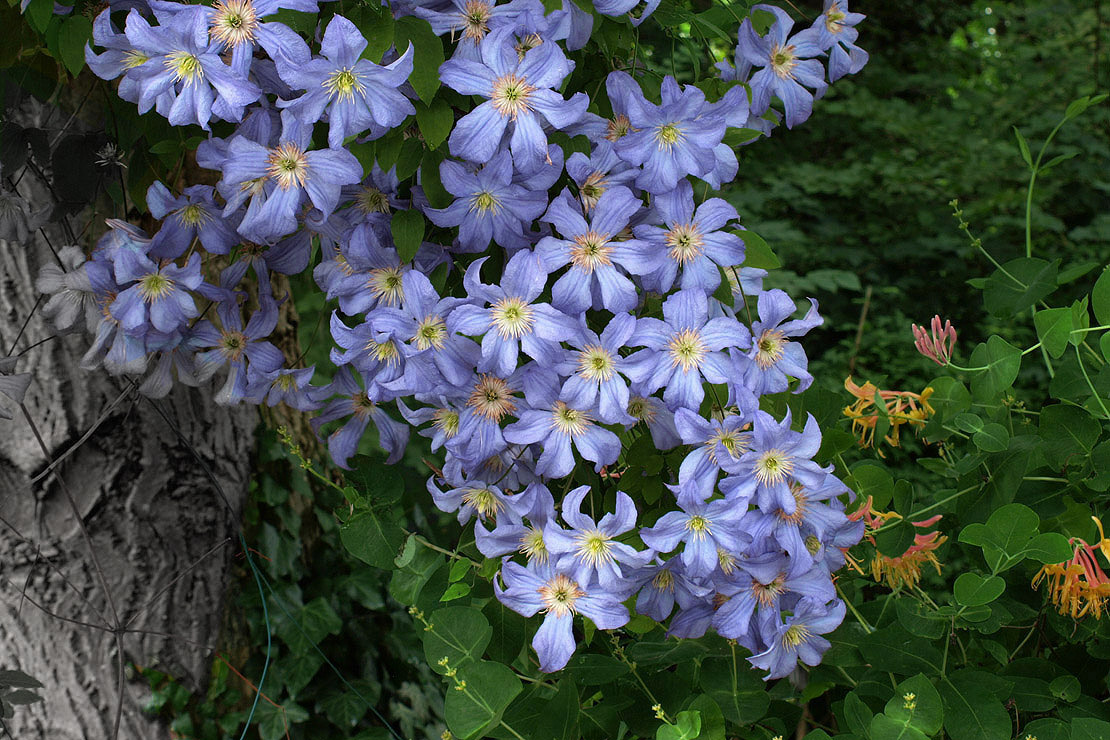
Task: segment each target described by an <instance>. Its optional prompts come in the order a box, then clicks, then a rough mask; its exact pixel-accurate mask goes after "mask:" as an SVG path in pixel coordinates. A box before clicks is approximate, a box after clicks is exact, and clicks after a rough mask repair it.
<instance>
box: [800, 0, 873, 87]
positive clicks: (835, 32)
mask: <svg viewBox="0 0 1110 740" xmlns="http://www.w3.org/2000/svg"><path fill="white" fill-rule="evenodd" d="M866 17H867V16H865V15H864V14H863V13H852V12H850V11H849V10H848V0H825V10H824V12H822V13H821V15H819V16H817V20H815V21H814V22H813V26H812V27H811V28H812V29H813V30H814V31H816V32H817V46H818V47H820V48H821V50H823V51H827V52H828V53H829V82H836V81H837V80H839V79H840V78H841V77H843V76H844V75H847V74H855V73H856V72H859V71H860V70H861V69H863V67H864V65H866V64H867V60H868V58H869V57H868V54H867V52H866V51H864V50H863V49H861V48H860V47H858V46H856V39H857V38H859V31H857V30H856V28H855V26H856V24H857V23H859V22H860V21H862V20H863V19H864V18H866Z"/></svg>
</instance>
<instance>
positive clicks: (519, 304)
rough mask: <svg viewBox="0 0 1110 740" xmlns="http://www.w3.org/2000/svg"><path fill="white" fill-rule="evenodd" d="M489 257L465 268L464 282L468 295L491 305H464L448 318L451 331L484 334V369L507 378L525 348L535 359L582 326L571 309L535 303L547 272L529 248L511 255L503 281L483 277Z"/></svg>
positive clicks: (554, 351) (552, 350)
mask: <svg viewBox="0 0 1110 740" xmlns="http://www.w3.org/2000/svg"><path fill="white" fill-rule="evenodd" d="M487 259H489V258H488V257H482V258H481V259H478V260H475V261H474V262H473V263H472V264H471V265H470V267H469V268H467V270H466V276H465V277H464V278H463V284H464V285H465V287H466V293H467V296H468V297H470V298H472V299H476V300H478V301H480V302H481V303H483V304H487V305H486V306H485V307H483V306H481V305H461V306H458V307H457V308H455V310H454V311H452V312H451V315H450V316H448V317H447V330H448V331H449V332H451V333H456V332H457V333H460V334H464V335H467V336H472V337H478V336H480V337H482V362H481V364H480V365H479V366H478V370H479V371H480V372H489V371H493V372H496V373H497V375H499V376H501V377H508V376H509V375H510V374H511V373H512V372H513V371H514V370H515V369H516V366H517V360H518V358H519V356H520V352H521V351H522V350H523V351H524V354H526V355H528V356H529V357H531V358H532V359H534V360H540V359H543V358H546V357H550V356H552V355H555V354H557V353H558V349H559V341H560V340H562V339H565V338H567V337H570V336H572V335H573V334H575V333H576V332H577V331H578V326H577V324H576V323H575V322H574V321H573V320H572V319H571V318H570V317H569V316H567V315H566V314H564V313H562V312H561V311H557V310H556V309H554V308H552V307H551V306H550V305H548V304H546V303H534V301H535V300H536V299H537V298H539V296H540V293H542V292H543V289H544V285H545V283H546V282H547V271H546V270H545V269H544V267H543V264H542V262H541V261H540V259H539V258H538V257H537V256H536V255H535V254H533V253H532V252H528V251H520V252H517V253H516V254H515V255H513V256H512V258H510V259H509V261H508V263H507V264H506V265H505V270H504V272H503V273H502V276H501V281H500V285H485V284H483V283H482V282H481V281H480V280H479V275H480V272H481V269H482V265H483V264H485V261H486V260H487Z"/></svg>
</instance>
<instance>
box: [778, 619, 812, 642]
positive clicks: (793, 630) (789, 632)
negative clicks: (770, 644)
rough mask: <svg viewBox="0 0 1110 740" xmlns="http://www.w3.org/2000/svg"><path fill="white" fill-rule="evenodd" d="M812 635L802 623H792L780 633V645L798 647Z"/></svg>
mask: <svg viewBox="0 0 1110 740" xmlns="http://www.w3.org/2000/svg"><path fill="white" fill-rule="evenodd" d="M812 636H813V633H812V632H810V631H809V628H808V627H806V626H805V625H804V624H792V625H790V626H789V627H787V628H786V632H784V633H782V646H783V647H798V646H799V645H801V644H802V643H803V642H805V641H806V640H807V639H808V638H810V637H812Z"/></svg>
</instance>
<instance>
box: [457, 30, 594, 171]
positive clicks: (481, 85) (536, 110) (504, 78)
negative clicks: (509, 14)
mask: <svg viewBox="0 0 1110 740" xmlns="http://www.w3.org/2000/svg"><path fill="white" fill-rule="evenodd" d="M513 30H514V29H513V28H512V27H509V26H506V27H503V28H499V29H498V30H496V31H491V32H490V33H489V35H487V36H486V38H485V39H483V41H482V43H481V45H480V47H479V52H480V54H481V61H480V62H478V61H470V60H466V59H449V60H447V61H446V62H444V63H443V64H442V65H441V66H440V68H439V77H440V79H441V80H442V81H443V84H445V85H447V86H448V87H450V88H452V89H453V90H455V91H456V92H460V93H462V94H463V95H480V96H482V97H484V98H487V100H486V101H485V102H484V103H481V104H480V105H479V106H478V107H476V108H475V109H474V110H472V111H471V112H470V113H467V114H466V115H465V116H463V117H462V118H461V119H459V120H458V121H457V122H456V123H455V128H454V130H453V131H452V132H451V136H450V138H449V139H448V140H447V143H448V146H449V147H450V150H451V154H453V155H455V156H456V157H462V158H464V159H467V160H469V161H471V162H487V161H489V160H490V158H492V157H493V154H494V152H496V151H497V149H498V148H500V146H501V139H502V136H503V135H504V134H506V133H508V134H509V150H510V151H511V152H512V155H513V165H514V166H515V167H516V169H517V170H519V171H521V172H532V171H535V170H537V169H539V168H540V167H541V165H542V164H543V163H544V162H545V161H546V160H547V159H548V152H547V135H546V134H545V133H544V131H543V125H544V124H545V123H546V124H548V125H550V126H553V127H554V128H556V129H561V128H565V127H567V126H569V125H571V124H572V123H574V122H576V121H577V120H578V119H580V118H581V117H582V114H583V113H585V111H586V106H587V105H588V103H589V99H588V98H587V97H586V94H585V93H575V94H574V95H573V96H572V97H571V98H570V100H564V99H563V97H562V96H561V95H560V94H559V93H557V92H555V91H554V90H553V89H552V88H554V87H557V86H558V85H559V84H560V83H562V81H563V79H564V78H565V77H566V76H567V75H568V74H570V72H571V70H572V69H573V68H574V64H573V63H572V62H570V61H569V60H568V59H567V58H566V56H565V55H564V54H563V52H562V50H561V49H560V48H559V46H558V44H553V43H551V44H548V43H544V44H540V45H539V46H536V47H533V48H531V49H529V50H528V51H527V52H526V53H525V54H524V56H523V57H518V56H517V52H516V50H515V49H513V48H512V46H511V45H509V44H508V43H507V41H508V36H509V35H510V34H511V33H512V32H513Z"/></svg>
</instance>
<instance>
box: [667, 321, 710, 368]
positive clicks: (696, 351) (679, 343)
mask: <svg viewBox="0 0 1110 740" xmlns="http://www.w3.org/2000/svg"><path fill="white" fill-rule="evenodd" d="M667 351H668V352H670V353H671V367H681V368H682V372H684V373H688V372H690V371H691V370H695V369H697V368H698V367H700V366H701V362H702V360H704V359H705V355H706V352H707V351H708V349H707V348H706V346H705V342H703V341H702V340H701V333H700V332H698V330H697V329H683V330H682V331H680V332H677V333H676V334H675V335H674V336H673V337H671V341H670V342H668V343H667Z"/></svg>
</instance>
